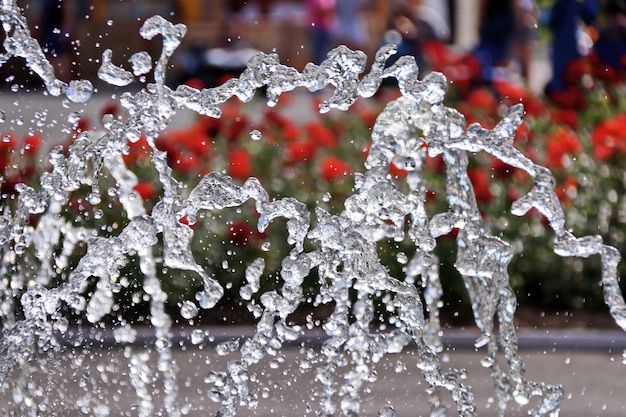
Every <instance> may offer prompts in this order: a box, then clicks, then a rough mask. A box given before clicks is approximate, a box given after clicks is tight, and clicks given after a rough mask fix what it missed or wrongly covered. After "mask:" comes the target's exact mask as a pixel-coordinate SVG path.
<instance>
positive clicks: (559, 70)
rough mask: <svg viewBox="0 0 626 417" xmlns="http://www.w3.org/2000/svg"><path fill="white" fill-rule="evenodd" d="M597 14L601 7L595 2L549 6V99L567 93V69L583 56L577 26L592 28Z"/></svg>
mask: <svg viewBox="0 0 626 417" xmlns="http://www.w3.org/2000/svg"><path fill="white" fill-rule="evenodd" d="M599 12H600V6H599V4H598V2H597V1H596V0H557V2H556V3H555V4H554V6H552V9H551V11H550V16H549V21H548V25H549V27H550V29H551V30H552V33H553V39H552V52H551V65H552V79H551V80H550V82H549V83H548V85H547V86H546V89H545V92H546V94H547V95H548V96H551V95H554V94H555V93H556V94H558V93H561V92H564V91H566V90H567V83H566V80H565V72H566V69H567V66H568V65H569V64H571V63H572V62H574V61H576V60H577V59H579V58H580V57H581V56H582V55H583V52H584V51H581V48H580V25H581V23H583V24H585V25H591V24H592V23H593V22H594V21H595V19H596V17H597V16H598V13H599Z"/></svg>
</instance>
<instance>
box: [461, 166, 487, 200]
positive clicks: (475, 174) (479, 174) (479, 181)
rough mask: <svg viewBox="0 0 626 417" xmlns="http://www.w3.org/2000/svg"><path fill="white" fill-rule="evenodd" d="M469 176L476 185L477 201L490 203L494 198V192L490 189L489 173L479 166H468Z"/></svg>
mask: <svg viewBox="0 0 626 417" xmlns="http://www.w3.org/2000/svg"><path fill="white" fill-rule="evenodd" d="M467 176H468V177H469V179H470V181H471V182H472V185H473V186H474V195H475V196H476V201H482V202H484V203H489V202H490V201H491V200H492V199H493V194H492V193H491V190H490V189H489V175H488V174H487V172H486V171H484V170H483V169H479V168H468V170H467Z"/></svg>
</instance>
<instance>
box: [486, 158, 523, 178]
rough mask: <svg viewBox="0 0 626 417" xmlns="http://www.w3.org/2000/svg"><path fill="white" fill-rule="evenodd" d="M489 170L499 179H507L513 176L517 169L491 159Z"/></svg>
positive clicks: (496, 159)
mask: <svg viewBox="0 0 626 417" xmlns="http://www.w3.org/2000/svg"><path fill="white" fill-rule="evenodd" d="M491 170H492V171H493V172H494V173H495V174H496V175H497V176H498V177H500V178H509V177H512V176H513V175H514V174H515V171H517V168H515V167H513V166H511V165H509V164H507V163H506V162H502V161H501V160H499V159H498V158H492V159H491Z"/></svg>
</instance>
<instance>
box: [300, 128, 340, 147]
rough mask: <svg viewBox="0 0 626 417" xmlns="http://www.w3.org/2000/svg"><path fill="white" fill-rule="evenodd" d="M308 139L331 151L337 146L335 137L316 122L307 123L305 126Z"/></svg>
mask: <svg viewBox="0 0 626 417" xmlns="http://www.w3.org/2000/svg"><path fill="white" fill-rule="evenodd" d="M306 129H307V131H308V133H309V139H311V140H313V141H315V142H317V143H319V144H321V145H323V146H326V147H327V148H330V149H333V148H335V147H336V146H337V136H336V135H335V134H334V133H333V132H332V131H331V130H330V129H329V128H327V127H326V126H324V125H323V124H321V123H317V122H309V123H307V125H306Z"/></svg>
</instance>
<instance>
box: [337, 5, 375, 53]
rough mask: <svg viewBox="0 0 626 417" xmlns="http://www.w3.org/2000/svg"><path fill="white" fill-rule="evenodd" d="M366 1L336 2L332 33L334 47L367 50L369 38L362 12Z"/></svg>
mask: <svg viewBox="0 0 626 417" xmlns="http://www.w3.org/2000/svg"><path fill="white" fill-rule="evenodd" d="M367 3H368V1H367V0H338V1H337V4H336V14H337V24H336V26H335V31H334V33H333V38H334V42H333V43H334V45H346V46H347V47H348V48H350V49H352V50H360V51H363V50H367V47H368V46H369V36H368V33H367V24H366V21H365V18H364V11H365V10H366V7H367Z"/></svg>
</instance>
